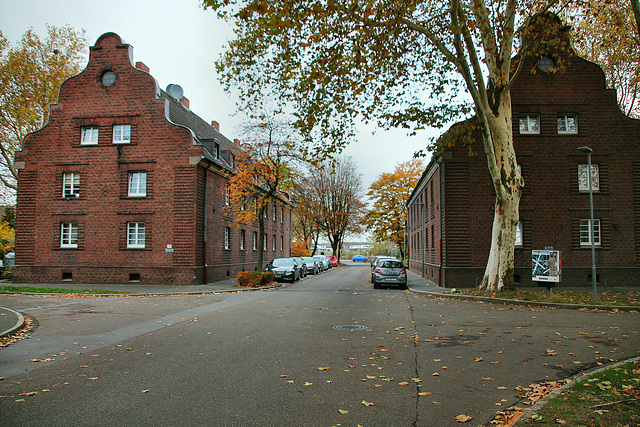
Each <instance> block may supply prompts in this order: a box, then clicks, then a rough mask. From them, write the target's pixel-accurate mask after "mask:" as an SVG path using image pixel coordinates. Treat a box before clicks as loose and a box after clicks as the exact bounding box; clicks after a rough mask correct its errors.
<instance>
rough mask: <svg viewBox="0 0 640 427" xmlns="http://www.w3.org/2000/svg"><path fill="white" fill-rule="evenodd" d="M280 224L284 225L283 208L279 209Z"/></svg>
mask: <svg viewBox="0 0 640 427" xmlns="http://www.w3.org/2000/svg"><path fill="white" fill-rule="evenodd" d="M280 224H284V208H280Z"/></svg>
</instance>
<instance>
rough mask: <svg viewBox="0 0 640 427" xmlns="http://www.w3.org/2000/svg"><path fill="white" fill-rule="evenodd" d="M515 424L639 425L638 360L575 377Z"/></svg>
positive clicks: (639, 382)
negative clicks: (538, 407)
mask: <svg viewBox="0 0 640 427" xmlns="http://www.w3.org/2000/svg"><path fill="white" fill-rule="evenodd" d="M518 425H519V426H528V427H531V426H548V425H565V426H637V425H640V361H638V360H636V361H634V362H629V363H625V364H622V365H619V366H617V367H613V368H610V369H606V370H604V371H602V372H598V373H595V374H592V375H590V376H588V377H586V378H584V379H582V380H580V381H577V382H576V383H574V384H573V385H571V386H569V387H567V388H565V389H564V390H563V391H562V392H560V393H559V394H558V395H557V396H555V397H553V398H552V399H550V400H549V401H548V402H547V404H546V405H545V406H543V407H542V408H541V409H540V410H538V411H536V412H535V413H534V414H532V415H531V416H529V417H527V419H526V420H522V421H520V422H519V423H518Z"/></svg>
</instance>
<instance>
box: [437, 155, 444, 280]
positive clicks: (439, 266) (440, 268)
mask: <svg viewBox="0 0 640 427" xmlns="http://www.w3.org/2000/svg"><path fill="white" fill-rule="evenodd" d="M442 160H443V159H442V156H440V157H438V160H437V162H438V181H439V182H438V187H439V189H438V193H439V194H438V199H440V200H439V201H438V207H439V210H440V212H438V216H439V219H438V221H439V224H438V234H439V236H438V237H439V240H440V243H439V246H440V262H439V263H438V286H440V287H442V193H443V191H442V187H443V185H442Z"/></svg>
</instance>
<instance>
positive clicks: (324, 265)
mask: <svg viewBox="0 0 640 427" xmlns="http://www.w3.org/2000/svg"><path fill="white" fill-rule="evenodd" d="M313 258H314V259H315V260H316V261H318V264H319V265H320V271H326V270H328V269H329V266H330V265H331V263H330V262H329V259H328V258H327V257H326V256H324V255H314V256H313Z"/></svg>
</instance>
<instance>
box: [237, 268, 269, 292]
mask: <svg viewBox="0 0 640 427" xmlns="http://www.w3.org/2000/svg"><path fill="white" fill-rule="evenodd" d="M274 277H275V275H274V274H273V273H272V272H271V271H265V272H259V271H241V272H240V273H238V276H237V279H238V285H239V286H243V287H246V288H260V287H262V286H267V285H269V284H270V283H271V282H273V279H274Z"/></svg>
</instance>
